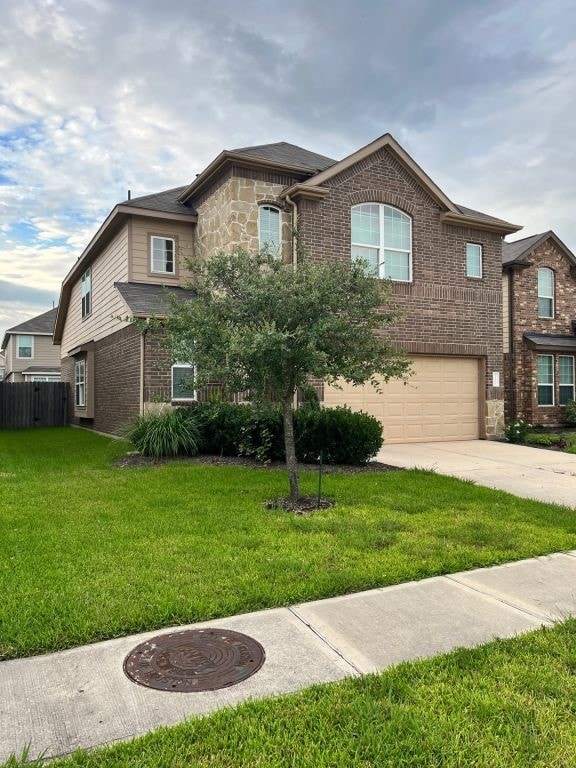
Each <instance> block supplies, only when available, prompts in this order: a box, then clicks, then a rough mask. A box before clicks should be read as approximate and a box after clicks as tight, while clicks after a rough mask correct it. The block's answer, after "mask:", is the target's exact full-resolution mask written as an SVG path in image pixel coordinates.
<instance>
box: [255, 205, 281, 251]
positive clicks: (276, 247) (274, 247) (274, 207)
mask: <svg viewBox="0 0 576 768" xmlns="http://www.w3.org/2000/svg"><path fill="white" fill-rule="evenodd" d="M264 209H267V210H270V211H276V213H277V214H278V244H277V245H276V244H274V243H272V242H271V241H270V240H267V241H266V242H265V243H263V242H262V231H261V216H262V211H263V210H264ZM258 248H259V249H260V251H263V250H265V249H268V251H269V252H270V254H271V255H272V256H274V258H275V259H279V258H280V255H281V253H282V211H281V209H280V208H279V207H278V206H277V205H270V204H268V203H262V204H261V205H259V206H258Z"/></svg>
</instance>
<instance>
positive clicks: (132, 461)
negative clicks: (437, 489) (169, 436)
mask: <svg viewBox="0 0 576 768" xmlns="http://www.w3.org/2000/svg"><path fill="white" fill-rule="evenodd" d="M175 461H178V462H185V463H189V464H210V465H212V466H215V467H246V468H251V469H286V464H285V463H284V462H283V461H271V462H269V463H268V464H263V463H262V462H261V461H257V460H256V459H250V458H248V457H244V456H181V457H178V458H174V459H153V458H150V457H149V456H142V455H141V454H140V453H137V452H134V453H127V454H126V456H121V457H120V458H119V459H116V461H115V462H114V466H115V467H158V466H163V465H164V464H170V463H172V462H175ZM298 469H299V470H301V471H302V472H317V471H318V464H299V465H298ZM399 471H402V470H401V468H400V467H393V466H391V465H390V464H383V463H382V462H381V461H370V462H369V463H368V464H363V465H362V466H360V467H357V466H354V465H352V464H323V465H322V472H325V473H333V472H347V473H356V472H399Z"/></svg>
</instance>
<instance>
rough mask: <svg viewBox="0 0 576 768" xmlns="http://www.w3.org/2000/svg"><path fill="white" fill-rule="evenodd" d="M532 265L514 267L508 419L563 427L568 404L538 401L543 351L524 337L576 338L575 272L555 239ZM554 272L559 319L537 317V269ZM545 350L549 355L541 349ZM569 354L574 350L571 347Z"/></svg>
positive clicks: (534, 255)
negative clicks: (553, 335) (544, 403)
mask: <svg viewBox="0 0 576 768" xmlns="http://www.w3.org/2000/svg"><path fill="white" fill-rule="evenodd" d="M528 260H529V261H530V264H531V266H529V267H526V268H524V269H515V270H514V271H513V272H512V273H511V275H510V279H511V280H512V286H513V287H512V294H513V307H512V317H513V324H514V327H513V329H512V339H511V345H510V346H511V350H512V351H511V352H510V354H507V355H506V376H505V384H506V417H507V419H508V420H511V419H514V418H522V419H525V420H526V421H528V422H529V423H531V424H540V425H542V426H558V425H561V424H562V423H563V422H564V410H565V409H564V407H561V406H558V405H555V406H539V405H538V399H537V386H538V378H537V361H536V357H537V355H538V352H537V351H535V350H533V349H530V348H529V347H528V346H527V344H526V342H525V341H524V333H525V332H528V333H547V334H560V335H565V336H574V328H573V327H572V321H573V320H574V319H576V278H574V277H572V275H571V273H570V267H571V261H570V260H569V259H568V258H567V257H566V255H565V254H564V253H563V252H562V251H560V250H559V249H558V248H557V246H556V245H555V243H554V242H553V241H552V240H550V239H549V240H546V241H545V242H544V243H542V244H541V245H539V246H538V247H537V248H536V249H535V250H534V251H533V253H532V254H530V256H529V259H528ZM540 267H549V268H550V269H552V270H553V271H554V294H555V296H554V317H553V318H550V319H547V318H542V317H538V269H539V268H540ZM542 354H547V353H546V352H542ZM550 354H553V355H554V368H555V375H554V381H555V392H554V402H555V403H557V402H558V355H559V354H562V353H560V352H554V353H550ZM564 354H568V355H569V354H571V353H570V352H569V351H568V352H565V353H564Z"/></svg>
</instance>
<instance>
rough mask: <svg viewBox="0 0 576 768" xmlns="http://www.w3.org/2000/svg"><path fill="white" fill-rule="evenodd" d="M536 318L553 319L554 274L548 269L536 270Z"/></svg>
mask: <svg viewBox="0 0 576 768" xmlns="http://www.w3.org/2000/svg"><path fill="white" fill-rule="evenodd" d="M538 317H548V318H551V317H554V272H553V271H552V270H551V269H549V268H548V267H540V269H539V270H538Z"/></svg>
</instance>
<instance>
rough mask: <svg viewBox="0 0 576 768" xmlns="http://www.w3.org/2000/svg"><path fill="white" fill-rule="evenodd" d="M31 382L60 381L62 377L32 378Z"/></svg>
mask: <svg viewBox="0 0 576 768" xmlns="http://www.w3.org/2000/svg"><path fill="white" fill-rule="evenodd" d="M30 381H60V376H31V377H30Z"/></svg>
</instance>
